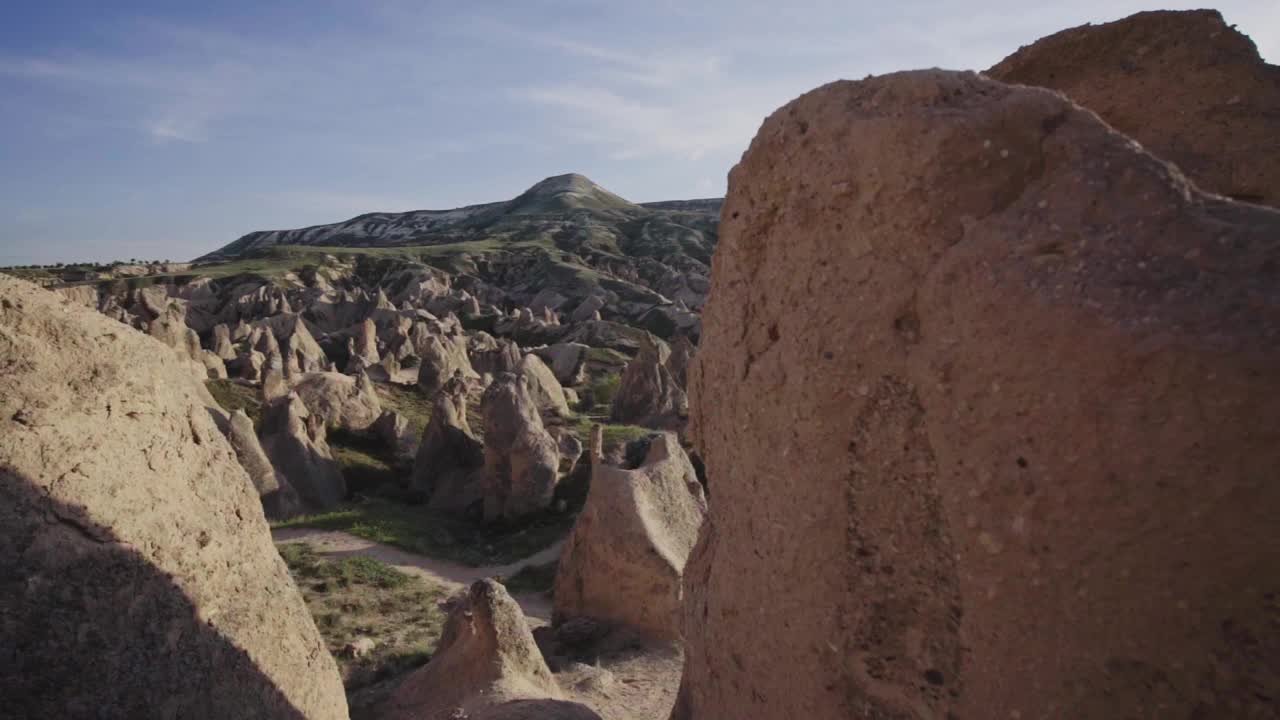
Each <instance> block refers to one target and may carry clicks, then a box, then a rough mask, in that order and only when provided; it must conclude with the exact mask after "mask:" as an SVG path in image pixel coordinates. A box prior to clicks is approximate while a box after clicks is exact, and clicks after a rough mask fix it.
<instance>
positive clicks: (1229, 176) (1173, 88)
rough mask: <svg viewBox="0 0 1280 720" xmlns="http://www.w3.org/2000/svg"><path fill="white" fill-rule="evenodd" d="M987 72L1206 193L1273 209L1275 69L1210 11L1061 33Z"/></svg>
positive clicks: (1278, 88)
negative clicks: (1077, 116)
mask: <svg viewBox="0 0 1280 720" xmlns="http://www.w3.org/2000/svg"><path fill="white" fill-rule="evenodd" d="M987 74H988V75H990V76H991V77H993V78H996V79H997V80H1002V81H1004V82H1007V83H1019V84H1023V85H1039V86H1042V87H1047V88H1052V89H1054V90H1058V91H1060V92H1062V93H1064V94H1066V95H1067V96H1068V97H1070V98H1071V99H1072V100H1075V101H1076V102H1077V103H1080V104H1081V105H1084V106H1085V107H1087V108H1089V109H1090V110H1092V111H1094V112H1096V113H1098V114H1099V115H1101V116H1102V119H1103V120H1106V121H1107V122H1108V123H1109V124H1110V125H1111V126H1112V127H1114V128H1116V129H1117V130H1119V131H1121V132H1123V133H1125V134H1126V135H1129V136H1131V137H1132V138H1133V139H1135V140H1137V141H1138V142H1140V143H1142V144H1143V145H1144V146H1145V147H1146V148H1147V149H1148V150H1150V151H1151V152H1152V153H1154V154H1155V155H1157V156H1159V157H1161V158H1164V159H1165V160H1169V161H1170V162H1173V163H1175V164H1177V166H1178V167H1179V168H1180V169H1181V170H1182V171H1183V172H1185V173H1186V174H1187V175H1188V176H1189V177H1190V178H1191V179H1192V180H1194V181H1195V182H1196V183H1197V184H1198V185H1200V186H1201V187H1202V188H1204V189H1205V190H1209V191H1211V192H1216V193H1220V194H1222V195H1227V196H1229V197H1233V198H1237V199H1240V200H1248V201H1250V202H1257V203H1265V204H1267V205H1272V206H1276V205H1280V163H1277V162H1276V158H1277V157H1280V67H1277V66H1275V65H1269V64H1267V63H1265V62H1263V60H1262V58H1261V57H1259V55H1258V48H1257V47H1256V46H1254V44H1253V41H1252V40H1250V39H1249V38H1248V36H1246V35H1243V34H1241V33H1240V31H1238V30H1236V29H1235V26H1234V25H1232V26H1228V25H1227V23H1225V22H1224V21H1223V19H1222V15H1221V14H1219V13H1218V11H1216V10H1188V11H1183V12H1175V11H1168V10H1161V11H1155V12H1143V13H1138V14H1136V15H1133V16H1130V17H1127V18H1125V19H1123V20H1119V21H1116V22H1111V23H1104V24H1102V25H1082V26H1080V27H1076V28H1071V29H1069V30H1063V31H1062V32H1059V33H1054V34H1053V35H1050V36H1048V37H1046V38H1042V39H1040V40H1038V41H1036V42H1035V43H1033V44H1031V45H1027V46H1025V47H1022V48H1020V49H1019V50H1018V51H1017V52H1016V53H1014V54H1012V55H1010V56H1009V57H1007V58H1005V59H1004V60H1002V61H1001V62H1000V63H999V64H997V65H996V66H995V67H993V68H991V69H990V70H988V71H987Z"/></svg>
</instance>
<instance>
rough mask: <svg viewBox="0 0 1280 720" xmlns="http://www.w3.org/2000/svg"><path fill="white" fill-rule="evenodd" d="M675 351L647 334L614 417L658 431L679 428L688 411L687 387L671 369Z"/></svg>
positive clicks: (625, 380) (626, 372) (623, 384)
mask: <svg viewBox="0 0 1280 720" xmlns="http://www.w3.org/2000/svg"><path fill="white" fill-rule="evenodd" d="M670 360H671V348H670V346H668V345H667V344H666V343H665V342H663V341H661V340H659V339H658V338H656V337H654V336H652V335H650V334H648V333H645V334H644V335H643V339H642V341H641V344H640V351H639V352H638V353H636V356H635V357H634V358H632V360H631V362H630V363H627V367H626V369H625V370H623V371H622V381H621V382H620V383H619V386H618V394H617V395H615V396H614V398H613V407H612V408H611V409H610V416H611V417H612V418H613V420H615V421H617V422H624V423H633V424H636V425H646V426H649V427H655V428H665V427H674V426H677V425H679V424H680V423H681V422H682V421H683V418H684V416H685V415H686V414H687V412H688V399H687V397H686V395H685V391H684V388H683V387H682V386H681V385H680V384H679V383H678V382H677V381H676V379H675V376H674V375H673V374H672V372H671V369H670V367H669V363H670Z"/></svg>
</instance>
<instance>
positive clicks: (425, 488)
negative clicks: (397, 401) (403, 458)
mask: <svg viewBox="0 0 1280 720" xmlns="http://www.w3.org/2000/svg"><path fill="white" fill-rule="evenodd" d="M482 467H484V445H482V444H481V442H480V441H479V440H478V439H476V436H475V435H474V434H473V433H472V432H471V425H470V424H469V423H468V422H467V384H466V381H465V380H463V379H462V376H461V375H455V376H454V377H452V378H450V380H449V382H447V383H445V385H444V387H442V388H440V390H439V392H437V393H436V398H435V403H434V405H433V406H432V410H431V420H430V421H429V422H428V423H427V427H426V428H425V429H424V430H423V432H422V440H421V442H419V443H418V454H417V456H416V457H415V458H414V461H413V476H412V477H411V478H410V483H409V484H410V487H412V488H413V489H414V490H417V491H418V492H422V493H424V494H426V496H427V497H428V498H429V502H430V504H431V506H432V507H434V508H438V509H441V510H452V511H458V512H460V511H463V510H466V509H467V508H469V507H471V506H472V505H475V504H476V503H477V502H479V501H480V499H481V491H480V483H479V478H478V477H477V472H478V471H479V470H480V469H481V468H482Z"/></svg>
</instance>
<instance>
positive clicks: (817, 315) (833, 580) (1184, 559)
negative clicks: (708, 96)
mask: <svg viewBox="0 0 1280 720" xmlns="http://www.w3.org/2000/svg"><path fill="white" fill-rule="evenodd" d="M729 185H730V192H729V197H728V199H727V200H726V203H725V207H724V214H723V218H724V223H723V224H722V227H721V240H720V245H719V249H718V252H717V256H716V269H715V277H714V279H713V289H712V293H711V301H710V303H709V304H708V307H707V311H706V314H705V315H704V319H703V322H704V331H703V340H702V344H701V346H700V348H699V352H698V355H697V357H696V358H695V361H694V365H693V367H692V368H691V370H690V383H691V392H692V394H693V412H692V417H691V423H692V435H693V436H694V438H695V442H696V444H697V446H698V448H699V450H700V452H701V454H702V457H703V459H704V460H705V461H706V467H707V472H708V474H709V486H710V488H711V493H712V498H711V500H712V502H711V516H710V520H709V522H708V523H707V524H706V525H705V526H704V528H705V531H704V533H703V537H702V538H700V539H699V544H698V546H697V547H696V548H695V549H694V551H693V556H692V558H691V560H690V563H689V567H688V568H687V570H686V575H685V577H686V597H687V602H686V613H687V615H686V617H687V626H686V634H687V641H688V647H687V651H688V653H687V662H686V666H685V677H684V685H683V688H682V691H681V700H680V703H679V704H678V706H677V710H676V712H675V715H674V717H676V718H682V719H688V718H700V719H707V718H722V717H733V718H740V719H750V718H777V717H805V718H814V719H819V718H833V719H834V718H847V717H851V716H853V717H895V718H896V717H902V718H906V717H912V718H923V717H936V718H941V717H960V718H1016V717H1022V718H1038V717H1062V718H1068V717H1069V718H1086V717H1088V718H1102V717H1107V718H1120V717H1155V716H1159V717H1177V718H1192V717H1206V718H1207V717H1269V716H1273V715H1274V714H1275V709H1276V708H1275V704H1274V703H1275V698H1276V697H1280V681H1278V680H1277V678H1280V647H1278V646H1277V643H1276V634H1275V630H1274V627H1275V625H1274V623H1275V618H1276V604H1275V598H1276V597H1280V578H1278V577H1277V575H1276V573H1275V572H1274V571H1275V568H1276V567H1277V566H1278V564H1280V530H1277V526H1276V524H1275V521H1274V518H1275V513H1276V511H1277V510H1278V509H1280V484H1277V483H1275V482H1272V481H1271V478H1272V477H1273V476H1274V471H1275V468H1276V467H1277V465H1278V464H1280V392H1277V388H1276V374H1275V368H1276V366H1277V362H1280V284H1278V283H1276V282H1275V270H1276V268H1277V267H1280V244H1277V238H1278V237H1280V213H1277V212H1276V211H1274V210H1271V209H1268V208H1262V207H1259V206H1255V205H1246V204H1238V203H1233V202H1230V201H1228V200H1224V199H1222V198H1219V197H1217V196H1211V195H1206V194H1204V193H1202V192H1200V191H1199V190H1197V189H1196V188H1195V187H1193V186H1192V185H1190V184H1189V183H1188V182H1187V181H1186V180H1185V179H1184V177H1183V176H1182V175H1181V173H1180V172H1179V171H1178V170H1177V169H1176V168H1174V167H1173V166H1172V165H1169V164H1167V163H1165V162H1163V161H1161V160H1159V159H1158V158H1156V157H1153V156H1151V155H1149V154H1147V153H1146V152H1145V151H1143V150H1142V149H1141V148H1140V147H1139V146H1137V145H1136V144H1135V143H1133V142H1132V141H1130V140H1129V139H1128V138H1126V137H1124V136H1123V135H1120V134H1119V133H1117V132H1115V131H1114V130H1112V129H1111V128H1110V127H1108V126H1106V125H1105V124H1103V123H1102V122H1100V121H1099V120H1098V119H1097V117H1096V116H1095V115H1094V114H1092V113H1090V112H1087V111H1083V110H1081V109H1080V108H1078V107H1076V106H1074V105H1072V104H1071V103H1069V102H1067V101H1065V100H1064V99H1063V98H1062V97H1061V96H1060V95H1057V94H1055V93H1051V92H1049V91H1046V90H1041V89H1036V88H1026V87H1013V86H1006V85H1003V84H1001V83H999V82H996V81H993V80H989V79H986V78H983V77H981V76H977V75H973V74H961V73H946V72H941V71H924V72H913V73H899V74H894V75H888V76H884V77H878V78H871V79H868V80H865V81H862V82H838V83H832V84H830V85H827V86H825V87H823V88H820V89H818V90H816V91H814V92H811V93H808V94H806V95H804V96H802V97H800V98H799V99H797V100H795V101H793V102H792V103H790V104H789V105H787V106H785V107H783V108H782V109H780V110H779V111H777V112H776V113H774V114H773V115H772V116H771V117H770V118H769V119H768V120H767V121H766V122H765V123H764V125H763V127H762V128H761V130H760V132H759V134H758V135H757V137H756V139H755V140H754V141H753V142H752V144H751V147H750V149H749V150H748V151H747V153H746V154H745V155H744V156H743V158H742V161H741V162H740V164H739V165H738V166H737V167H736V168H735V169H734V170H733V172H732V174H731V175H730V183H729ZM831 298H840V302H838V303H834V304H833V303H832V302H831Z"/></svg>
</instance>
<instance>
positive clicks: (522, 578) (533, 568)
mask: <svg viewBox="0 0 1280 720" xmlns="http://www.w3.org/2000/svg"><path fill="white" fill-rule="evenodd" d="M559 566H560V563H559V561H558V560H552V561H551V562H549V563H544V564H542V565H525V566H524V567H522V568H520V569H519V570H518V571H517V572H516V573H515V574H514V575H512V576H511V577H509V578H504V577H499V578H497V580H498V582H500V583H502V584H503V585H505V586H506V588H507V591H508V592H510V593H512V594H516V593H545V592H551V589H552V588H553V587H554V586H555V583H556V570H557V568H559Z"/></svg>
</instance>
